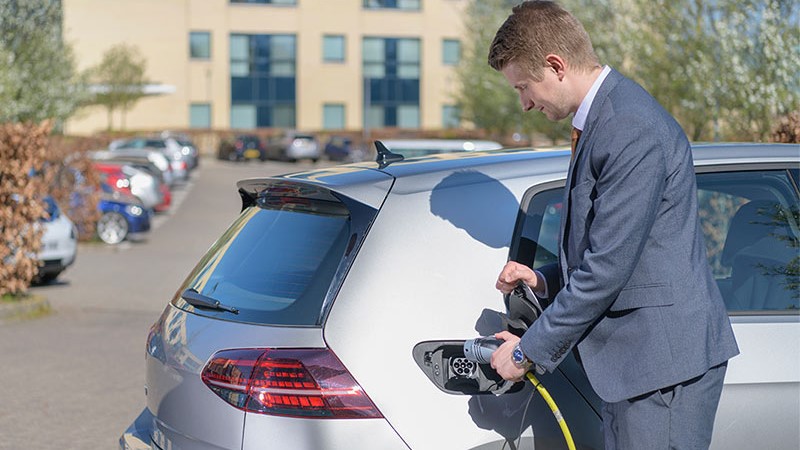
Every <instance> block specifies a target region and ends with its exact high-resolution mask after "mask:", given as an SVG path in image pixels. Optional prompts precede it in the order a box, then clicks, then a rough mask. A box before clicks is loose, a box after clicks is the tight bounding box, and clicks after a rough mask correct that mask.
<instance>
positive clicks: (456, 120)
mask: <svg viewBox="0 0 800 450" xmlns="http://www.w3.org/2000/svg"><path fill="white" fill-rule="evenodd" d="M459 126H461V109H460V108H459V107H458V106H455V105H444V106H442V128H458V127H459Z"/></svg>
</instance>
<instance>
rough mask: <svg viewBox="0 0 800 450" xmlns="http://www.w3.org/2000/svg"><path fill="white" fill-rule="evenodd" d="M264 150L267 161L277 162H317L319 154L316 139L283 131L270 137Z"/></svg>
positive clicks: (311, 136)
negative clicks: (302, 160) (308, 160)
mask: <svg viewBox="0 0 800 450" xmlns="http://www.w3.org/2000/svg"><path fill="white" fill-rule="evenodd" d="M264 149H265V152H266V154H267V159H273V160H278V161H297V160H300V159H310V160H311V161H313V162H317V161H319V159H320V154H321V152H320V148H319V143H318V142H317V138H316V137H314V136H313V135H311V134H308V133H299V132H297V131H283V132H281V133H280V134H278V135H276V136H272V137H271V138H269V140H268V141H267V143H266V144H265V145H264Z"/></svg>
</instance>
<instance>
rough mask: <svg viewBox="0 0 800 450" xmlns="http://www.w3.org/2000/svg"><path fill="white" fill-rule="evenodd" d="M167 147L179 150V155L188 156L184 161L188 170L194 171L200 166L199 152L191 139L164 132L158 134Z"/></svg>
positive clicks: (178, 134) (182, 135)
mask: <svg viewBox="0 0 800 450" xmlns="http://www.w3.org/2000/svg"><path fill="white" fill-rule="evenodd" d="M160 136H161V138H162V139H164V142H165V143H166V144H167V147H170V148H175V149H180V152H181V154H183V155H185V156H188V159H187V160H186V162H187V164H188V165H189V170H194V169H196V168H197V166H198V165H200V151H199V150H198V149H197V146H196V145H194V142H192V140H191V138H189V136H187V135H185V134H180V133H172V132H169V131H164V132H162V133H161V134H160Z"/></svg>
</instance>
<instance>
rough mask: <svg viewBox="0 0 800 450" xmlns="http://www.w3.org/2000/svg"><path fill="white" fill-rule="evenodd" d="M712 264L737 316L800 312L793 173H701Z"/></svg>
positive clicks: (797, 217)
mask: <svg viewBox="0 0 800 450" xmlns="http://www.w3.org/2000/svg"><path fill="white" fill-rule="evenodd" d="M697 196H698V209H699V214H700V220H701V226H702V229H703V234H704V235H705V240H706V250H707V253H708V260H709V263H710V264H711V270H712V272H713V274H714V278H715V279H716V281H717V284H718V285H719V288H720V292H721V293H722V297H723V299H724V300H725V306H726V307H727V308H728V311H729V312H732V313H745V314H747V313H751V314H752V313H763V312H767V311H769V312H773V313H778V312H789V313H794V314H797V313H798V312H800V286H799V285H798V278H799V277H800V254H799V253H798V249H800V240H799V239H798V237H800V226H799V223H800V214H798V205H799V204H800V202H799V201H798V194H797V190H796V188H795V185H794V183H792V180H791V178H790V176H789V172H788V171H787V170H753V171H737V172H711V173H700V174H698V176H697Z"/></svg>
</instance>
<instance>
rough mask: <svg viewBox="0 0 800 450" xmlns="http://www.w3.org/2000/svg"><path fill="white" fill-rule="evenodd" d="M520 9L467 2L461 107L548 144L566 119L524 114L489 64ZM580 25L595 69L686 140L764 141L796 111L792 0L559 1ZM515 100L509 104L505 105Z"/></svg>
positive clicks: (799, 18) (796, 16) (496, 127)
mask: <svg viewBox="0 0 800 450" xmlns="http://www.w3.org/2000/svg"><path fill="white" fill-rule="evenodd" d="M514 3H516V2H509V1H504V0H487V1H479V0H472V1H471V2H470V4H469V6H468V7H467V9H466V16H465V23H466V27H465V28H466V29H467V30H470V33H471V40H470V41H469V42H468V45H467V46H466V51H465V58H464V60H462V65H461V66H460V67H459V69H458V73H459V81H460V82H461V84H462V88H461V91H460V92H459V98H458V102H459V103H460V104H461V105H462V110H463V111H464V116H465V118H467V119H469V120H472V121H473V122H474V123H475V124H476V126H478V127H484V128H487V129H489V130H492V131H495V132H497V133H506V132H507V131H509V130H510V129H513V126H514V125H518V124H521V128H522V129H523V130H526V131H527V130H532V131H533V130H535V131H538V132H540V133H543V134H545V135H546V136H548V137H550V138H551V139H554V140H555V139H560V138H562V139H563V138H566V136H568V128H569V127H568V125H569V124H568V123H567V122H568V121H561V122H558V123H551V122H549V121H547V120H546V119H545V118H544V117H542V116H541V115H526V116H525V118H524V119H523V118H522V117H521V116H520V114H521V113H520V112H519V105H518V104H517V103H516V98H515V96H514V95H513V92H508V91H509V89H508V87H507V86H505V84H504V83H505V81H503V79H502V76H497V74H494V73H492V72H493V71H492V70H491V69H489V68H488V66H487V65H486V52H487V50H488V46H489V44H490V43H491V40H492V38H493V37H494V32H495V30H497V27H498V26H499V25H500V24H501V23H502V21H503V20H504V19H505V17H507V16H508V14H510V12H511V9H510V8H511V6H512V5H513V4H514ZM561 3H562V4H563V5H564V7H565V8H566V9H567V10H569V11H572V12H573V13H574V14H575V15H576V16H577V17H578V18H579V19H580V20H581V22H582V23H583V25H584V26H585V27H586V30H587V32H588V33H589V36H591V39H592V43H593V45H594V48H595V52H596V53H597V55H598V57H599V58H600V61H601V63H603V64H609V65H611V66H612V67H615V68H617V69H619V70H620V71H621V72H623V73H624V74H625V75H626V76H628V77H630V78H632V79H634V80H636V81H637V82H639V83H640V84H641V85H642V86H644V87H645V88H646V89H647V90H648V91H649V92H650V93H651V94H652V95H653V96H654V97H656V99H658V101H659V102H660V103H661V104H662V105H663V106H664V107H665V108H666V109H667V110H668V111H669V112H670V113H671V114H672V115H673V116H675V118H676V119H677V120H678V122H679V123H680V124H681V126H682V127H683V128H684V129H685V130H686V132H687V134H688V135H689V138H690V139H691V140H693V141H698V140H764V139H766V138H768V137H769V133H770V132H771V131H772V129H773V128H774V126H775V123H776V121H777V120H778V118H779V117H782V116H785V115H786V114H788V113H790V112H791V111H796V110H798V108H800V77H798V76H797V67H798V62H799V61H798V54H799V53H800V3H798V2H797V1H796V0H562V2H561ZM511 98H513V101H512V100H511Z"/></svg>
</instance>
